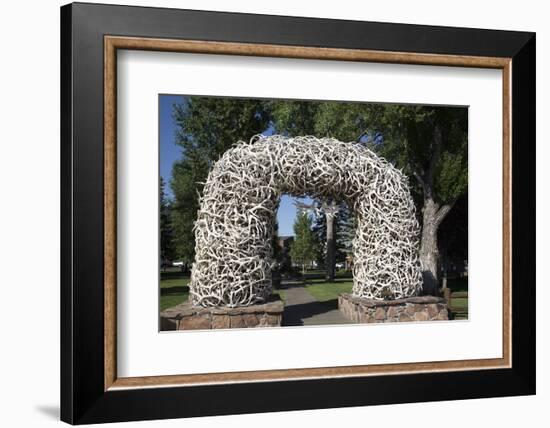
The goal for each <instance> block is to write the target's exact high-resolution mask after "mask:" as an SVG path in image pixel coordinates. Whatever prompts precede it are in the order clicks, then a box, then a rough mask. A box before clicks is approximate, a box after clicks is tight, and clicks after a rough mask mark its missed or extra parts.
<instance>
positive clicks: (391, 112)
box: [270, 101, 468, 203]
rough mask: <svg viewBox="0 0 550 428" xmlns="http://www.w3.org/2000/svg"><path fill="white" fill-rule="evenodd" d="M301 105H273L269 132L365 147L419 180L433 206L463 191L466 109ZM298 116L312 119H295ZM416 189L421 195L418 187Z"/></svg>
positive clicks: (466, 126) (364, 105)
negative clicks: (304, 114) (439, 135)
mask: <svg viewBox="0 0 550 428" xmlns="http://www.w3.org/2000/svg"><path fill="white" fill-rule="evenodd" d="M303 104H304V102H302V101H285V102H284V103H273V104H272V105H271V108H270V109H271V113H272V115H273V121H274V124H275V129H276V130H277V131H278V132H281V133H285V134H287V135H289V136H294V135H304V134H314V135H316V136H318V137H332V138H336V139H339V140H341V141H353V142H361V143H363V144H367V145H368V146H369V148H371V149H372V150H374V151H376V152H378V153H379V154H380V155H381V156H383V157H385V158H386V159H387V160H389V161H390V162H392V163H393V164H395V165H396V166H397V167H398V168H401V169H403V170H404V171H405V173H406V174H408V175H409V176H412V175H414V174H417V175H418V176H419V177H423V178H424V180H425V182H426V184H427V185H428V186H430V192H431V193H432V196H433V197H434V199H435V200H436V201H437V202H439V203H451V202H453V201H454V200H456V198H458V197H459V196H460V195H462V194H464V193H465V192H466V190H467V185H468V183H467V181H468V170H467V134H468V112H467V109H466V108H462V107H461V108H456V107H442V106H437V107H436V106H419V105H404V104H399V105H398V104H366V103H343V102H324V101H323V102H310V105H308V106H303ZM302 112H307V113H308V114H309V115H311V117H312V120H305V119H304V118H302V117H299V115H300V114H301V113H302ZM436 129H439V130H440V131H441V133H442V144H441V146H440V147H436V139H435V135H434V134H435V130H436ZM411 184H412V185H413V186H414V185H415V183H414V182H411ZM416 190H417V191H419V192H421V191H422V189H421V188H420V187H417V188H416Z"/></svg>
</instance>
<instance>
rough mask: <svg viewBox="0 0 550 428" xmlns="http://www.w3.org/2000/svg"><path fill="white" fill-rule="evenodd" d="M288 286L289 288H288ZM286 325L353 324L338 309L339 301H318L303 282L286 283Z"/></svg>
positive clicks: (284, 321) (284, 319)
mask: <svg viewBox="0 0 550 428" xmlns="http://www.w3.org/2000/svg"><path fill="white" fill-rule="evenodd" d="M287 287H288V288H287ZM281 288H282V289H284V291H285V294H286V296H285V312H284V315H283V325H284V326H293V325H294V326H296V325H323V324H324V325H326V324H351V321H349V320H348V319H347V318H345V317H344V316H343V315H342V314H341V312H340V311H339V310H338V302H337V301H336V300H331V301H329V302H323V303H322V302H318V301H317V300H316V299H315V298H314V297H313V296H312V295H311V294H309V292H308V291H307V290H306V287H305V286H304V285H302V284H285V283H284V282H283V284H282V287H281Z"/></svg>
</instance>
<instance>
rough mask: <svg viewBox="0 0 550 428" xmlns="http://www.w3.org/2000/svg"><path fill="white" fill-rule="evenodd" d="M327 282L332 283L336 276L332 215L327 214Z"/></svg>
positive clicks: (334, 236) (334, 235)
mask: <svg viewBox="0 0 550 428" xmlns="http://www.w3.org/2000/svg"><path fill="white" fill-rule="evenodd" d="M325 217H326V220H327V261H326V268H327V274H326V279H327V281H331V282H332V281H334V277H335V274H336V234H335V229H334V215H332V214H327V215H326V216H325Z"/></svg>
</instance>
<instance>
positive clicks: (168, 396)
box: [61, 3, 535, 424]
mask: <svg viewBox="0 0 550 428" xmlns="http://www.w3.org/2000/svg"><path fill="white" fill-rule="evenodd" d="M61 54H62V58H61V72H62V75H61V83H62V85H61V87H62V91H61V101H62V112H61V113H62V114H61V127H62V141H61V146H62V150H61V152H62V181H61V186H62V189H61V190H62V207H61V212H62V236H61V242H62V266H61V268H62V284H61V286H62V293H61V299H62V300H61V338H62V343H61V356H62V361H61V367H62V377H61V387H62V388H61V389H62V396H61V403H62V405H61V410H62V415H61V417H62V420H64V421H66V422H69V423H72V424H84V423H97V422H115V421H128V420H143V419H160V418H176V417H190V416H200V415H221V414H231V413H248V412H269V411H281V410H297V409H314V408H326V407H343V406H360V405H372V404H389V403H405V402H418V401H435V400H451V399H465V398H478V397H496V396H510V395H526V394H534V393H535V334H534V331H535V257H534V255H535V221H534V220H535V209H534V208H535V196H534V183H535V181H534V180H535V162H534V159H535V35H534V34H533V33H524V32H509V31H494V30H479V29H464V28H446V27H428V26H417V25H406V24H390V23H372V22H357V21H339V20H327V19H312V18H292V17H281V16H266V15H247V14H232V13H218V12H204V11H201V12H199V11H189V10H175V9H155V8H140V7H128V6H107V5H92V4H78V3H76V4H70V5H67V6H64V7H62V8H61Z"/></svg>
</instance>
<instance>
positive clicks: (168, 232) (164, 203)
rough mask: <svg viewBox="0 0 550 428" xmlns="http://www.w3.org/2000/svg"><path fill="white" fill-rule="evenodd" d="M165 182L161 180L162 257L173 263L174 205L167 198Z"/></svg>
mask: <svg viewBox="0 0 550 428" xmlns="http://www.w3.org/2000/svg"><path fill="white" fill-rule="evenodd" d="M164 186H165V183H164V180H163V178H162V177H161V178H160V195H159V196H160V257H161V259H162V260H170V261H173V260H174V257H175V246H174V229H173V226H172V216H171V212H172V203H171V201H170V200H168V199H167V198H166V193H165V191H164Z"/></svg>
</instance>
